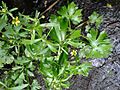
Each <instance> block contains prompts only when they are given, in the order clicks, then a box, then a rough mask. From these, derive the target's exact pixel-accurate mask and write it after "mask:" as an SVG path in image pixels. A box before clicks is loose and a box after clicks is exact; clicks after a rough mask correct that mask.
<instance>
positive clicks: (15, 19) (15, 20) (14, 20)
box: [12, 17, 20, 26]
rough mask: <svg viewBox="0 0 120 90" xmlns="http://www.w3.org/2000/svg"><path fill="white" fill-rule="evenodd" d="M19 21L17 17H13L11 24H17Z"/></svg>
mask: <svg viewBox="0 0 120 90" xmlns="http://www.w3.org/2000/svg"><path fill="white" fill-rule="evenodd" d="M19 23H20V21H19V19H18V17H16V18H13V20H12V24H15V25H16V26H17V25H18V24H19Z"/></svg>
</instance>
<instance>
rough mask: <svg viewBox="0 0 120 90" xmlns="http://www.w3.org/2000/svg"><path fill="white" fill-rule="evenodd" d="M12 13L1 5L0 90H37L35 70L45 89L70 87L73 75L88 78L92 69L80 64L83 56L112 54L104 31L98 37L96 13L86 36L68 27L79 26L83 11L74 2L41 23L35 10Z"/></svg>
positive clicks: (87, 65)
mask: <svg viewBox="0 0 120 90" xmlns="http://www.w3.org/2000/svg"><path fill="white" fill-rule="evenodd" d="M2 3H3V2H2ZM14 10H16V8H15V9H12V10H8V9H7V7H6V5H5V3H3V6H2V10H1V11H0V19H1V20H2V21H1V20H0V23H1V24H0V33H1V36H0V41H1V44H0V52H1V55H0V57H1V60H0V69H1V70H2V72H3V73H4V74H2V75H1V77H2V78H1V82H0V85H1V86H0V88H1V89H3V88H4V89H6V90H23V89H25V90H39V89H40V86H39V84H38V82H37V80H35V75H34V71H37V70H38V71H39V72H40V73H41V74H42V75H43V77H44V80H45V84H46V87H47V89H48V90H62V88H69V86H70V83H69V79H70V78H71V77H72V76H73V75H83V76H88V73H89V70H91V69H92V64H91V63H90V62H87V61H84V62H82V63H81V62H80V59H81V58H82V57H86V58H104V57H107V56H108V54H109V53H110V52H111V44H110V41H109V39H107V35H106V33H105V31H102V32H100V34H98V28H99V25H100V23H101V20H102V17H101V16H99V15H98V14H97V13H95V12H94V13H93V14H92V15H91V16H90V17H89V21H88V25H87V26H86V31H87V33H88V34H87V36H85V35H83V34H82V33H81V30H79V29H78V30H76V29H75V28H72V27H71V26H72V25H75V26H76V25H78V24H79V23H80V24H81V23H82V22H81V21H82V13H81V11H82V10H81V9H78V7H77V6H76V5H75V3H73V2H72V3H70V4H69V5H68V6H67V7H66V6H63V7H62V8H61V9H60V10H59V11H58V12H57V14H58V15H51V17H50V20H49V23H43V24H41V23H40V19H41V18H42V17H40V16H39V12H37V11H36V14H35V16H34V17H30V16H27V15H23V14H20V13H19V14H18V16H16V17H14V15H13V14H12V13H11V11H14ZM63 11H64V12H63ZM98 17H99V18H98ZM95 23H96V24H95ZM91 24H95V27H91ZM84 39H85V40H84ZM6 65H10V66H11V67H10V68H8V67H6ZM18 88H19V89H18Z"/></svg>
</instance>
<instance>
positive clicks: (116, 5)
mask: <svg viewBox="0 0 120 90" xmlns="http://www.w3.org/2000/svg"><path fill="white" fill-rule="evenodd" d="M4 1H5V2H7V4H8V5H9V7H10V8H11V7H14V6H16V7H18V8H19V11H21V12H23V11H24V12H26V13H25V14H31V12H35V10H38V11H40V12H44V11H45V10H46V9H47V8H48V7H49V6H51V5H52V4H53V3H54V2H55V1H56V0H4ZM10 1H11V2H10ZM71 1H74V2H75V3H76V4H77V5H78V6H79V7H80V8H82V9H83V12H82V13H83V15H84V16H83V20H86V19H87V18H88V16H89V15H90V14H91V13H92V12H93V11H97V12H98V13H99V14H101V15H103V19H104V20H103V23H102V25H101V27H100V30H101V31H102V30H106V32H107V33H108V35H109V38H110V39H111V43H112V44H113V51H112V54H111V55H110V56H109V57H108V58H105V59H94V60H91V61H92V62H93V65H94V66H96V67H95V68H94V69H93V70H92V71H91V72H90V74H89V76H88V77H83V76H73V78H72V79H71V80H70V81H71V82H72V83H73V85H72V86H71V87H70V88H69V89H67V90H120V0H69V2H71ZM95 1H98V2H95ZM28 2H29V3H28ZM69 2H68V0H60V1H58V3H57V4H55V6H54V7H52V8H51V9H49V10H48V11H46V12H45V13H44V15H45V16H46V17H47V18H46V21H47V20H48V19H49V16H50V15H51V14H53V13H56V11H57V10H58V9H59V8H60V7H61V6H63V5H66V4H67V3H69ZM107 3H110V4H111V5H112V7H107V6H106V4H107ZM43 21H44V20H43ZM41 77H42V76H41V75H37V78H38V80H39V82H40V84H41V85H42V90H46V89H45V86H44V82H43V80H42V78H41Z"/></svg>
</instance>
